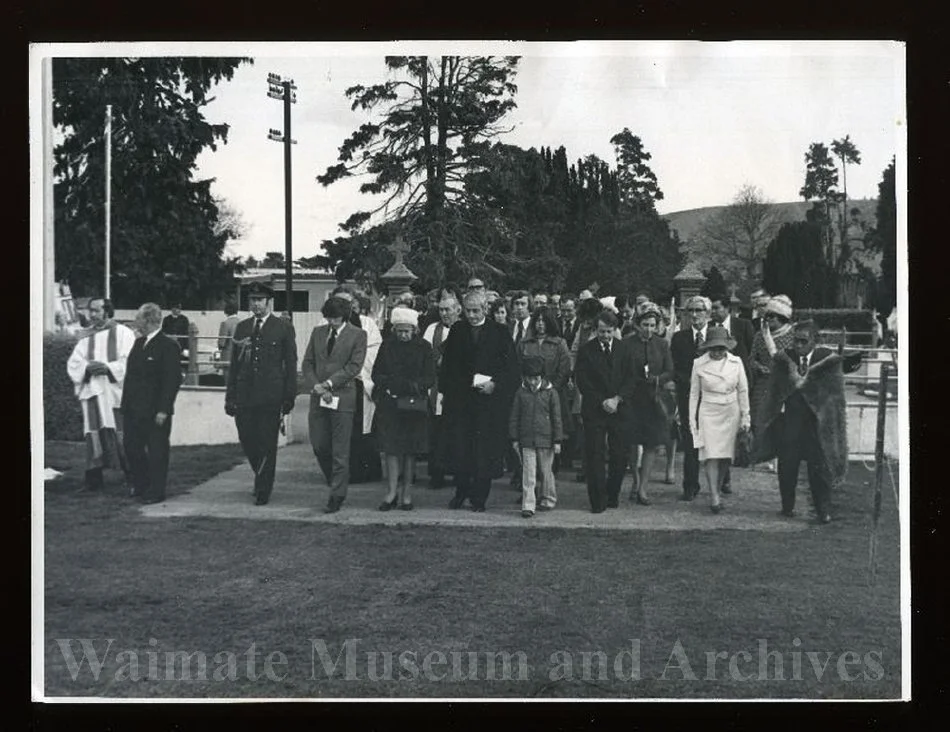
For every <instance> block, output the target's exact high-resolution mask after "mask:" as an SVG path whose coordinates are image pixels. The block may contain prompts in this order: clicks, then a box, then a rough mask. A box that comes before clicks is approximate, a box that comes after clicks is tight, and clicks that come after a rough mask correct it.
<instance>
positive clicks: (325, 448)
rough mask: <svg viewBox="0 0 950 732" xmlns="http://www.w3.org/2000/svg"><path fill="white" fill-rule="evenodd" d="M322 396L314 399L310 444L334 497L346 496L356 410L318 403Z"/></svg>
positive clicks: (311, 410) (312, 400) (310, 416)
mask: <svg viewBox="0 0 950 732" xmlns="http://www.w3.org/2000/svg"><path fill="white" fill-rule="evenodd" d="M319 402H320V398H319V397H317V396H314V397H312V398H311V400H310V414H309V415H308V418H307V422H308V425H309V427H310V446H311V447H312V448H313V454H314V455H315V456H316V458H317V463H318V464H319V465H320V470H322V471H323V477H324V478H326V480H327V484H328V485H329V486H330V497H331V498H339V499H344V498H346V489H347V488H348V487H349V484H350V440H351V438H352V436H353V412H340V411H338V410H336V409H325V408H323V407H320V406H318V404H319Z"/></svg>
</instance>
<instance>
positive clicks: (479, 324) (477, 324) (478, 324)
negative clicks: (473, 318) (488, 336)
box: [470, 318, 488, 328]
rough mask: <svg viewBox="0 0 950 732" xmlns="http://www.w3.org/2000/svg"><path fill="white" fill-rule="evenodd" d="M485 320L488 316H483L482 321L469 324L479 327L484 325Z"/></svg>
mask: <svg viewBox="0 0 950 732" xmlns="http://www.w3.org/2000/svg"><path fill="white" fill-rule="evenodd" d="M486 320H488V318H483V319H482V322H480V323H471V324H470V325H471V326H472V327H473V328H480V327H481V326H483V325H485V321H486Z"/></svg>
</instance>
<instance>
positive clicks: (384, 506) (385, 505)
mask: <svg viewBox="0 0 950 732" xmlns="http://www.w3.org/2000/svg"><path fill="white" fill-rule="evenodd" d="M398 503H399V496H396V497H395V498H393V499H392V500H391V501H383V502H382V503H380V504H379V510H380V511H390V510H392V509H394V508H395V507H396V506H397V505H398Z"/></svg>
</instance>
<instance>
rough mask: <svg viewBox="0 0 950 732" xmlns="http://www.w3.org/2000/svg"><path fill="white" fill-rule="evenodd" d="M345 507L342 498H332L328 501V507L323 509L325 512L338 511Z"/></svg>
mask: <svg viewBox="0 0 950 732" xmlns="http://www.w3.org/2000/svg"><path fill="white" fill-rule="evenodd" d="M342 507H343V499H342V498H331V499H330V500H329V501H327V505H326V508H324V509H323V512H324V513H336V512H337V511H339V510H340V509H341V508H342Z"/></svg>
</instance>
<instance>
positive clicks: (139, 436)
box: [125, 414, 172, 500]
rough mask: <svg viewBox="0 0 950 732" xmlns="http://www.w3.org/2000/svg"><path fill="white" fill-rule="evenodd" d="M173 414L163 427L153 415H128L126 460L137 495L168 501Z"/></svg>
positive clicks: (126, 422)
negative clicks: (169, 453) (170, 437)
mask: <svg viewBox="0 0 950 732" xmlns="http://www.w3.org/2000/svg"><path fill="white" fill-rule="evenodd" d="M171 430H172V418H171V415H169V416H168V417H166V418H165V423H164V424H162V425H161V426H159V425H157V424H155V417H154V416H142V415H131V414H126V415H125V457H126V460H128V463H129V472H130V473H131V474H132V485H133V486H134V487H135V493H136V495H138V496H139V497H141V498H144V499H150V498H155V499H160V500H164V499H165V484H166V482H167V480H168V452H169V448H168V440H169V435H171Z"/></svg>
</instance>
